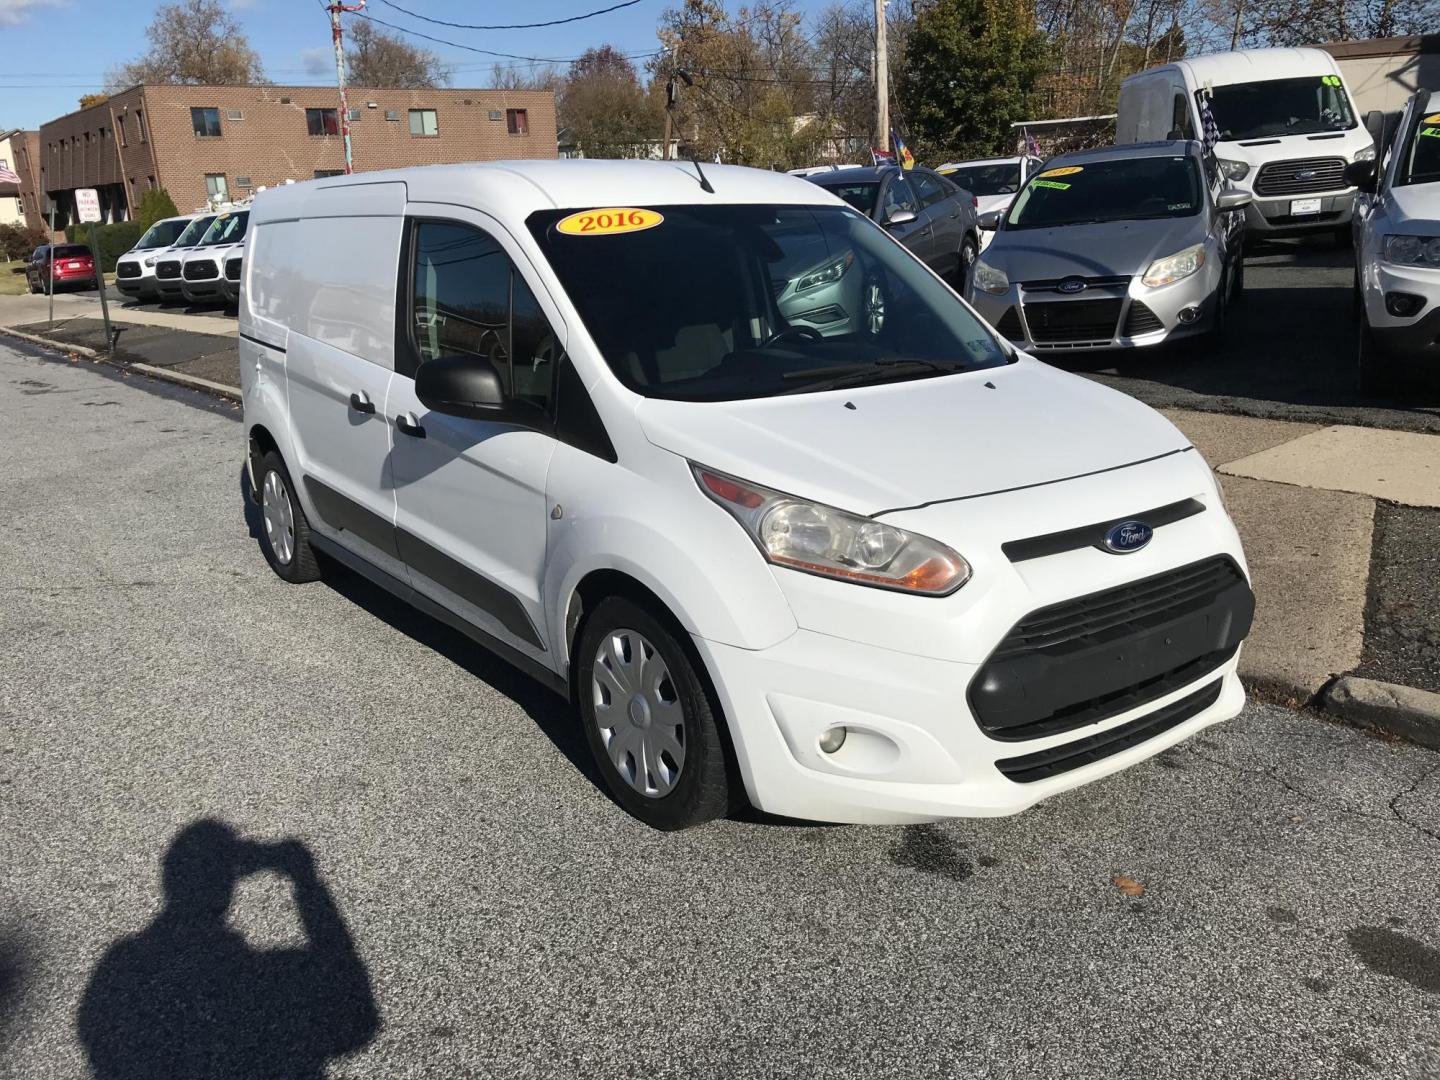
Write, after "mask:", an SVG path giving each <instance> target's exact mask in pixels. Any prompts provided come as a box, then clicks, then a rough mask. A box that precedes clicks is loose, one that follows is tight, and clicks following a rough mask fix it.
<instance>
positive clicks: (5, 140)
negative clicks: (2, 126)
mask: <svg viewBox="0 0 1440 1080" xmlns="http://www.w3.org/2000/svg"><path fill="white" fill-rule="evenodd" d="M39 144H40V133H39V132H38V131H21V130H20V129H19V128H16V129H13V130H11V131H0V165H6V166H8V167H9V168H11V169H14V170H15V172H16V173H18V174H19V176H20V183H19V184H18V185H16V184H0V225H20V224H24V225H32V226H33V225H39V224H40V221H41V211H40V204H41V200H40V193H39V187H38V184H37V179H36V172H35V166H36V159H37V157H38V156H39V155H38V152H37V147H38V146H39Z"/></svg>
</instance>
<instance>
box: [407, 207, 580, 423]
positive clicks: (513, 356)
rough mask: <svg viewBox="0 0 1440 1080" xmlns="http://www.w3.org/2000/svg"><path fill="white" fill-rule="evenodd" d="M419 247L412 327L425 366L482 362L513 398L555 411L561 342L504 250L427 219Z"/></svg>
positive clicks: (470, 231)
mask: <svg viewBox="0 0 1440 1080" xmlns="http://www.w3.org/2000/svg"><path fill="white" fill-rule="evenodd" d="M413 247H414V257H413V269H412V284H411V300H410V320H409V321H410V326H411V333H412V335H413V336H412V340H413V342H414V345H415V352H416V355H417V358H418V360H419V362H420V363H421V364H423V363H425V361H427V360H434V359H437V358H438V357H441V356H482V357H484V358H485V359H486V360H488V361H490V363H491V364H493V365H494V367H495V370H496V371H497V372H499V374H500V382H501V384H502V385H503V386H504V387H505V392H506V394H508V395H510V396H511V397H514V398H517V399H519V400H523V401H527V402H529V403H530V404H532V405H535V406H537V407H538V408H542V409H545V408H548V407H549V406H550V403H551V402H552V400H553V398H554V378H555V367H556V363H555V361H556V360H557V359H558V356H557V355H556V353H557V351H558V346H557V343H556V339H555V336H554V334H553V333H552V332H551V330H550V324H549V322H548V320H547V319H546V318H545V314H544V312H543V311H542V310H541V308H540V305H539V303H538V302H537V301H536V299H535V297H534V294H533V293H532V292H531V291H530V289H529V287H528V286H527V285H526V284H525V279H524V278H523V277H521V276H520V274H519V273H518V272H517V271H516V270H515V268H514V266H513V265H512V264H511V262H510V259H509V258H508V257H507V256H506V254H505V252H504V250H503V249H502V248H501V247H500V245H499V244H498V243H496V242H495V240H493V239H492V238H491V237H490V236H488V235H486V234H485V233H484V232H482V231H481V230H479V229H476V228H473V227H472V226H469V225H460V224H454V223H449V222H434V221H422V222H419V223H417V224H416V226H415V232H414V242H413Z"/></svg>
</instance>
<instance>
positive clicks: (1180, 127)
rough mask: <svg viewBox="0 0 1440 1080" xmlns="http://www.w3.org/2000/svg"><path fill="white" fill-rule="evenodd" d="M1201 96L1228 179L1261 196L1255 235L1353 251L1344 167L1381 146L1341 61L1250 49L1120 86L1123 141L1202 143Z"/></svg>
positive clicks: (1253, 218)
mask: <svg viewBox="0 0 1440 1080" xmlns="http://www.w3.org/2000/svg"><path fill="white" fill-rule="evenodd" d="M1202 97H1203V98H1204V99H1205V101H1206V104H1208V106H1209V109H1210V113H1211V116H1212V118H1213V119H1214V122H1215V127H1216V129H1217V130H1218V132H1219V141H1218V142H1216V143H1215V149H1214V153H1215V156H1216V158H1217V159H1218V163H1219V166H1220V169H1221V171H1222V172H1224V174H1225V176H1226V178H1227V179H1228V180H1229V181H1230V182H1231V184H1232V185H1234V186H1235V187H1236V188H1239V189H1240V190H1242V191H1249V192H1250V193H1251V194H1252V195H1253V196H1254V200H1253V201H1252V202H1251V203H1250V205H1249V207H1248V208H1246V211H1245V227H1246V230H1247V235H1248V236H1249V237H1250V238H1251V239H1265V238H1266V237H1271V236H1297V235H1302V234H1305V233H1314V232H1333V233H1334V234H1335V235H1336V236H1337V238H1339V239H1340V241H1341V242H1343V243H1344V244H1346V245H1347V246H1348V244H1349V235H1348V234H1349V228H1350V221H1351V217H1352V215H1353V212H1354V205H1355V188H1354V186H1353V185H1352V184H1350V183H1349V182H1348V181H1347V180H1346V179H1345V176H1344V172H1345V166H1347V165H1349V164H1351V163H1352V162H1355V161H1368V160H1371V159H1373V158H1374V157H1375V143H1374V140H1372V139H1371V138H1370V134H1369V132H1367V131H1366V130H1365V128H1364V126H1363V125H1362V124H1361V123H1360V119H1359V118H1358V117H1357V116H1356V114H1355V108H1354V105H1353V104H1352V103H1351V102H1352V99H1351V97H1350V92H1349V91H1348V90H1347V89H1346V86H1345V80H1344V79H1343V78H1342V77H1341V75H1340V68H1339V67H1338V66H1337V65H1336V63H1335V58H1334V57H1332V56H1331V55H1330V54H1329V53H1327V52H1325V51H1324V50H1323V49H1245V50H1241V51H1239V52H1224V53H1211V54H1210V55H1208V56H1197V57H1194V58H1193V59H1185V60H1177V61H1175V62H1174V63H1173V64H1164V65H1162V66H1160V67H1155V68H1150V69H1149V70H1147V71H1142V72H1140V73H1139V74H1138V75H1131V76H1130V77H1129V78H1128V79H1126V80H1125V81H1124V83H1122V84H1121V86H1120V104H1119V109H1118V114H1117V116H1116V118H1115V141H1116V142H1117V143H1121V144H1125V143H1136V142H1150V141H1152V140H1155V139H1172V138H1180V139H1202V138H1203V136H1204V122H1203V116H1202V114H1201V98H1202ZM1177 132H1178V134H1176V133H1177Z"/></svg>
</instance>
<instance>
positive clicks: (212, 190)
mask: <svg viewBox="0 0 1440 1080" xmlns="http://www.w3.org/2000/svg"><path fill="white" fill-rule="evenodd" d="M205 194H206V195H208V196H209V197H210V199H211V201H218V202H224V201H225V200H226V199H228V198H229V197H230V189H229V188H228V187H226V186H225V174H224V173H206V174H205Z"/></svg>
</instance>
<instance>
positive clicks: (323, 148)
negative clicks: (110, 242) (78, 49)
mask: <svg viewBox="0 0 1440 1080" xmlns="http://www.w3.org/2000/svg"><path fill="white" fill-rule="evenodd" d="M349 101H350V143H351V148H352V153H353V156H354V160H355V171H356V172H368V171H372V170H375V169H393V168H397V167H400V166H405V165H434V164H442V163H449V162H458V161H499V160H504V159H507V158H553V157H555V156H556V150H555V95H554V94H552V93H550V92H549V91H534V90H452V89H445V90H368V89H364V88H361V87H352V88H350V90H349ZM337 104H338V103H337V101H336V92H335V90H334V88H332V87H324V86H133V87H131V88H130V89H128V90H122V91H121V92H120V93H118V94H114V95H112V96H111V97H110V98H109V99H107V100H106V101H105V102H103V103H102V104H99V105H94V106H91V107H90V108H88V109H81V110H79V111H78V112H73V113H70V114H69V115H68V116H62V117H60V118H59V119H58V120H52V121H50V122H49V123H48V124H44V125H42V126H41V128H40V132H39V138H38V140H37V141H38V145H39V166H40V169H39V182H40V188H41V190H42V191H43V192H45V194H46V195H48V196H49V198H51V199H53V200H54V201H55V204H56V222H55V223H56V227H57V228H64V227H65V225H66V224H67V223H68V222H69V221H70V220H71V218H72V217H73V216H74V207H75V199H74V191H75V189H76V188H87V187H91V188H95V189H96V190H97V191H98V192H99V194H100V206H101V210H102V213H103V214H104V217H105V220H106V221H124V220H126V219H127V218H128V217H129V216H130V214H131V211H132V209H133V208H134V207H135V206H137V205H138V204H139V202H140V199H141V198H142V197H143V196H144V195H145V193H146V192H147V191H150V190H151V189H153V188H164V189H165V190H167V191H168V192H169V193H170V196H171V198H173V199H174V200H175V205H176V206H177V207H179V208H180V209H181V210H182V211H188V210H194V209H197V208H198V207H200V206H203V205H204V204H205V202H206V200H207V199H209V198H214V197H220V198H227V197H228V198H230V199H240V198H244V197H246V196H248V195H250V194H251V193H252V192H253V191H254V190H255V189H256V188H258V187H260V186H262V185H265V186H270V185H274V184H277V183H281V182H283V181H285V180H296V181H299V180H311V179H314V178H315V177H318V176H331V175H334V174H335V173H338V172H341V171H342V170H343V168H344V164H345V160H344V159H345V151H344V146H343V143H342V141H341V138H340V134H339V131H340V125H339V112H338V108H337Z"/></svg>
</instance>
